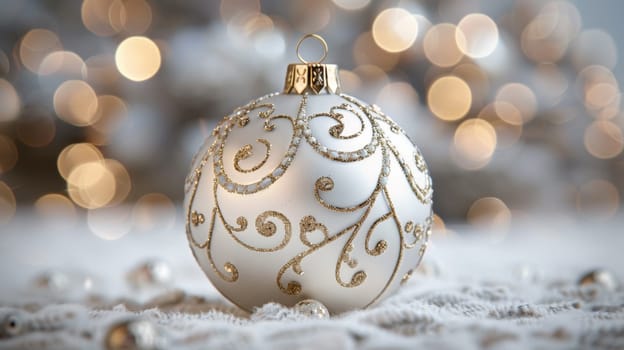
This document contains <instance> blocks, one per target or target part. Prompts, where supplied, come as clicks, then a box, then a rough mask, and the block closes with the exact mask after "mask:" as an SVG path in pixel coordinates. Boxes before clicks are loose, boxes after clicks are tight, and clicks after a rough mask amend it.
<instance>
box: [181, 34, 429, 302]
mask: <svg viewBox="0 0 624 350" xmlns="http://www.w3.org/2000/svg"><path fill="white" fill-rule="evenodd" d="M307 38H313V39H317V40H319V42H321V43H322V44H323V47H324V49H325V51H324V53H325V54H326V53H327V45H326V43H325V41H324V40H323V39H322V38H321V37H319V36H317V35H313V34H309V35H306V36H304V37H303V38H302V39H301V40H300V41H299V44H298V45H297V55H298V56H299V59H300V60H301V63H299V64H291V65H289V66H288V69H287V76H286V83H285V89H284V91H283V92H282V93H272V94H268V95H265V96H263V97H260V98H258V99H256V100H253V101H251V102H249V103H247V104H246V105H244V106H242V107H238V108H236V109H235V110H234V112H233V113H232V114H230V115H228V116H226V117H225V118H224V119H223V120H222V121H221V122H220V123H219V124H218V125H217V126H216V127H215V129H214V130H213V131H212V134H211V135H210V136H209V137H208V138H207V139H206V141H205V143H204V144H203V146H202V147H201V148H200V150H199V152H198V153H197V155H196V156H195V159H194V160H193V162H192V167H191V171H190V174H189V175H188V178H187V180H186V184H185V210H186V234H187V238H188V240H189V245H190V247H191V250H192V252H193V254H194V256H195V258H196V259H197V262H198V263H199V265H200V266H201V268H202V269H203V270H204V272H205V273H206V275H207V276H208V278H209V279H210V280H211V281H212V283H213V284H214V286H215V287H216V288H217V289H218V290H219V291H220V292H221V293H222V294H223V295H224V296H225V297H226V298H227V299H229V300H230V301H232V302H233V303H234V304H236V305H238V306H240V307H241V308H243V309H246V310H249V311H251V310H253V308H254V307H257V306H261V305H263V304H264V303H267V302H278V303H281V304H284V305H288V306H292V305H295V304H296V303H297V302H299V301H301V300H305V299H314V300H318V301H319V302H321V303H323V304H324V305H325V306H326V307H327V308H328V309H329V311H330V312H331V313H339V312H343V311H347V310H351V309H356V308H364V307H367V306H369V305H371V304H374V303H376V302H378V301H380V300H381V299H383V298H384V297H386V296H388V295H391V294H392V293H393V292H395V291H396V290H397V288H398V287H399V286H400V285H401V284H402V283H404V282H405V281H407V279H409V277H410V275H411V273H412V271H413V270H414V268H415V267H416V266H417V265H418V264H419V263H420V261H421V259H422V256H423V254H424V253H425V250H426V248H427V241H428V240H429V237H430V235H431V225H432V211H431V196H432V187H431V178H430V176H429V173H428V170H427V166H426V164H425V161H424V160H423V157H422V155H421V153H420V151H419V150H418V148H416V146H414V144H413V143H412V142H411V141H410V140H409V138H408V137H407V135H406V134H405V133H404V131H403V130H402V129H401V128H400V127H399V126H398V125H397V124H396V123H395V122H394V121H392V119H391V118H390V117H389V116H387V115H385V114H383V112H381V110H380V109H379V108H378V107H376V106H374V105H373V106H371V105H369V104H367V103H364V102H362V101H360V100H358V99H356V98H354V97H351V96H349V95H346V94H342V93H340V83H339V79H338V68H337V67H336V66H335V65H330V64H323V63H321V62H322V60H323V59H324V57H325V54H324V55H323V58H322V59H321V60H319V61H318V62H314V63H309V62H307V61H305V60H304V59H303V58H302V57H301V56H300V55H299V45H300V44H301V42H302V40H304V39H307Z"/></svg>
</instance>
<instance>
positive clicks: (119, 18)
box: [81, 0, 152, 36]
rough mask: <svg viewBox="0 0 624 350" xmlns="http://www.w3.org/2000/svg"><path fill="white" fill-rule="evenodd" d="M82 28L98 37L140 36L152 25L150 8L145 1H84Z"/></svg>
mask: <svg viewBox="0 0 624 350" xmlns="http://www.w3.org/2000/svg"><path fill="white" fill-rule="evenodd" d="M81 17H82V22H83V24H84V26H85V27H86V28H87V29H88V30H89V31H91V32H92V33H93V34H95V35H98V36H113V35H115V34H118V33H121V32H123V33H126V34H131V35H136V34H142V33H144V32H145V31H147V29H148V28H149V27H150V24H151V23H152V8H151V6H150V5H149V4H148V3H147V2H146V1H145V0H84V1H83V2H82V7H81Z"/></svg>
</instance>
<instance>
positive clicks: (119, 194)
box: [103, 159, 132, 206]
mask: <svg viewBox="0 0 624 350" xmlns="http://www.w3.org/2000/svg"><path fill="white" fill-rule="evenodd" d="M103 162H104V163H103V164H104V166H105V167H106V169H108V171H110V172H111V174H113V177H114V178H115V192H114V195H113V198H112V199H111V200H110V201H109V202H108V203H107V205H111V206H112V205H118V204H121V203H122V202H123V201H124V200H125V199H126V197H128V194H129V193H130V190H131V189H132V181H131V179H130V174H128V170H126V167H125V166H124V165H123V164H121V162H119V161H117V160H115V159H104V161H103Z"/></svg>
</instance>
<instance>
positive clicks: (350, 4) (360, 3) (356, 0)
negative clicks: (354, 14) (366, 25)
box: [333, 0, 371, 10]
mask: <svg viewBox="0 0 624 350" xmlns="http://www.w3.org/2000/svg"><path fill="white" fill-rule="evenodd" d="M370 1H371V0H333V2H334V4H336V6H338V7H341V8H343V9H345V10H359V9H362V8H364V7H366V6H368V4H369V3H370Z"/></svg>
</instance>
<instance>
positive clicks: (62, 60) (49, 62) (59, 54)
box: [37, 51, 85, 76]
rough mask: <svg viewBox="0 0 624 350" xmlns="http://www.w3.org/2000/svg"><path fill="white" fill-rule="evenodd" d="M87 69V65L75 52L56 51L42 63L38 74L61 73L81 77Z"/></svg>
mask: <svg viewBox="0 0 624 350" xmlns="http://www.w3.org/2000/svg"><path fill="white" fill-rule="evenodd" d="M84 69H85V63H84V61H83V60H82V58H80V56H78V55H77V54H76V53H75V52H71V51H54V52H52V53H50V54H49V55H47V56H45V58H44V59H43V60H42V61H41V64H40V65H39V69H38V70H37V73H39V75H51V74H55V73H59V72H64V73H66V74H67V73H69V74H72V75H75V76H81V75H82V74H83V72H84Z"/></svg>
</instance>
